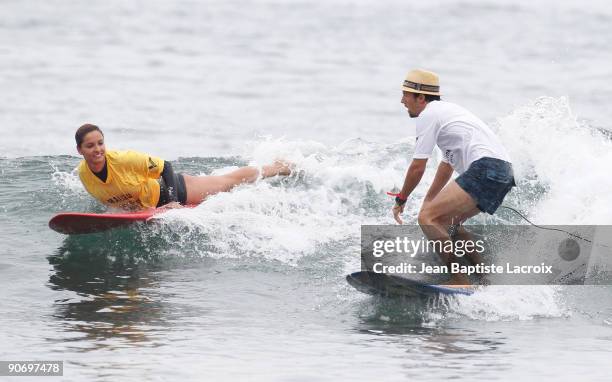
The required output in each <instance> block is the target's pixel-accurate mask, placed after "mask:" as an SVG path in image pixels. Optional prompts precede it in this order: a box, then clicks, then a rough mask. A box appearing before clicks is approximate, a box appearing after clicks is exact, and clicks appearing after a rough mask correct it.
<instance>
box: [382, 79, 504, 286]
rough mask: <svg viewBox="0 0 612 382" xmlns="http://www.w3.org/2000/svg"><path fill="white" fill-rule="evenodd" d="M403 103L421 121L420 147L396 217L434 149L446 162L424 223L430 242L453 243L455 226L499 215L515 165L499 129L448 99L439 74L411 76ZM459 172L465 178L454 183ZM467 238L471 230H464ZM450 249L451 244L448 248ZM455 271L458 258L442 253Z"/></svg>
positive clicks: (457, 281) (459, 280) (460, 277)
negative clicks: (482, 215) (442, 94)
mask: <svg viewBox="0 0 612 382" xmlns="http://www.w3.org/2000/svg"><path fill="white" fill-rule="evenodd" d="M401 102H402V104H403V105H404V106H405V107H406V109H407V110H408V114H409V115H410V118H414V119H415V122H416V145H415V148H414V154H413V156H412V162H411V163H410V166H409V167H408V172H407V174H406V178H405V180H404V185H403V187H402V189H401V191H400V192H399V194H397V195H396V197H395V206H394V207H393V209H392V211H393V217H394V218H395V220H396V221H397V222H398V223H399V224H402V219H401V217H400V215H401V213H402V212H404V207H405V205H406V201H407V200H408V197H409V196H410V194H411V193H412V191H413V190H414V189H415V188H416V186H417V185H418V184H419V182H420V181H421V178H422V177H423V174H424V173H425V166H426V164H427V160H428V159H429V158H430V157H431V155H432V153H433V150H434V147H435V146H438V148H439V149H440V150H441V152H442V160H441V162H440V164H439V165H438V170H437V172H436V174H435V176H434V180H433V182H432V184H431V186H430V187H429V190H428V192H427V194H426V196H425V200H424V201H423V204H422V206H421V210H420V212H419V216H418V223H419V226H420V227H421V229H422V230H423V233H425V236H427V238H428V239H429V240H436V241H437V240H440V241H441V242H443V243H444V242H446V241H447V240H452V238H451V235H450V234H449V229H450V228H451V227H457V226H458V225H459V224H461V223H463V222H464V221H466V220H467V219H469V218H471V217H472V216H475V215H477V214H479V213H480V212H486V213H488V214H491V215H492V214H493V213H494V212H495V210H497V208H498V207H499V206H500V205H501V203H502V201H503V200H504V197H505V196H506V194H507V193H508V192H509V191H510V190H511V189H512V187H514V186H516V184H515V182H514V173H513V170H512V163H511V161H510V157H509V155H508V153H507V152H506V149H505V148H504V146H503V145H502V144H501V142H500V140H499V138H498V137H497V136H496V135H495V133H493V131H492V130H491V129H490V128H489V127H488V126H487V125H486V124H485V123H484V122H483V121H481V120H480V119H479V118H478V117H476V116H475V115H474V114H472V113H470V112H469V111H467V110H466V109H464V108H462V107H461V106H459V105H456V104H454V103H450V102H446V101H442V100H441V98H440V83H439V79H438V75H437V74H435V73H433V72H430V71H426V70H421V69H415V70H411V71H410V72H408V74H407V75H406V79H405V81H404V83H403V85H402V101H401ZM453 171H456V172H457V173H458V174H459V176H458V177H457V178H456V179H455V180H451V181H450V182H449V180H450V178H451V176H452V174H453ZM461 230H462V231H463V232H462V235H465V234H466V231H465V230H463V229H461ZM444 247H446V246H444ZM439 255H440V257H441V259H442V261H443V262H444V263H445V265H447V266H448V267H449V269H450V266H451V263H453V262H456V261H457V258H456V257H455V255H454V254H453V253H452V252H451V251H442V252H440V253H439ZM448 284H449V285H469V284H470V280H469V278H468V277H467V276H466V275H464V274H462V273H453V274H451V278H450V280H449V281H448Z"/></svg>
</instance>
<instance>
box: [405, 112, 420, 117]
mask: <svg viewBox="0 0 612 382" xmlns="http://www.w3.org/2000/svg"><path fill="white" fill-rule="evenodd" d="M408 115H409V116H410V118H416V117H418V116H419V115H418V114H414V113H412V112H411V111H410V110H408Z"/></svg>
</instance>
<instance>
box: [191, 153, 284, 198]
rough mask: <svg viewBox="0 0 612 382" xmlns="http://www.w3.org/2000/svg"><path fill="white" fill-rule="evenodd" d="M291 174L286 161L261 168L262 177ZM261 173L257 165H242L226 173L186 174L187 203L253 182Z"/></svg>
mask: <svg viewBox="0 0 612 382" xmlns="http://www.w3.org/2000/svg"><path fill="white" fill-rule="evenodd" d="M289 174H291V169H290V167H289V164H288V163H285V162H280V161H276V162H274V163H273V164H271V165H267V166H263V167H262V168H261V177H262V178H269V177H272V176H277V175H289ZM259 175H260V171H259V168H257V167H242V168H239V169H238V170H235V171H232V172H230V173H229V174H225V175H207V176H190V175H184V178H185V188H186V189H187V204H199V203H201V202H202V201H203V200H204V199H206V197H208V196H210V195H214V194H217V193H219V192H227V191H229V190H231V189H232V188H234V187H236V186H237V185H239V184H243V183H253V182H255V181H256V180H257V178H259Z"/></svg>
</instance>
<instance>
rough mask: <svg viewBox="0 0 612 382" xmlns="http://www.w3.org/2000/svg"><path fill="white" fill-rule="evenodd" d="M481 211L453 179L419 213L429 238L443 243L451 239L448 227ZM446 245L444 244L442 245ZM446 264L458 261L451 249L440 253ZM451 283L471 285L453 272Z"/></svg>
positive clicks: (420, 223)
mask: <svg viewBox="0 0 612 382" xmlns="http://www.w3.org/2000/svg"><path fill="white" fill-rule="evenodd" d="M478 213H480V210H479V209H478V207H476V202H475V201H474V199H472V197H471V196H470V195H469V194H468V193H467V192H465V191H464V190H463V189H462V188H461V187H459V185H458V184H457V183H456V182H455V181H454V180H453V181H451V182H450V183H448V184H447V185H446V186H445V187H444V188H443V189H442V191H440V193H439V194H438V195H436V197H435V198H434V199H433V200H432V201H430V202H429V203H427V204H425V205H424V206H423V209H422V210H421V212H420V213H419V218H418V219H419V225H420V226H421V229H422V230H423V233H425V236H427V238H428V239H429V240H440V241H441V242H442V243H444V242H446V241H447V240H451V237H450V235H449V234H448V228H449V226H450V225H452V224H460V223H462V222H464V221H465V220H467V219H469V218H470V217H472V216H475V215H477V214H478ZM442 247H444V246H442ZM439 255H440V258H441V259H442V261H443V262H444V264H446V265H448V266H449V268H450V265H451V263H453V262H455V261H456V258H455V256H454V254H453V253H452V252H450V251H446V252H441V253H439ZM447 284H449V285H469V284H471V283H470V279H469V278H468V277H467V276H466V275H465V274H462V273H453V274H451V278H450V280H449V281H448V283H447Z"/></svg>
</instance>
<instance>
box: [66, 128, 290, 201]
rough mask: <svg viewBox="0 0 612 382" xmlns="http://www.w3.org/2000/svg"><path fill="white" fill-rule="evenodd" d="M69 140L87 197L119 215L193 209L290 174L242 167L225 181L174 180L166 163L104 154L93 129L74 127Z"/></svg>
mask: <svg viewBox="0 0 612 382" xmlns="http://www.w3.org/2000/svg"><path fill="white" fill-rule="evenodd" d="M74 137H75V140H76V144H77V150H78V151H79V154H81V155H82V156H83V160H82V161H81V163H80V164H79V167H78V171H79V177H80V178H81V182H82V183H83V185H84V186H85V189H86V190H87V192H89V193H90V194H91V195H92V196H93V197H94V198H96V199H98V200H99V201H100V202H102V203H104V204H106V205H107V206H109V207H112V208H119V209H123V210H131V211H134V210H142V209H146V208H155V207H161V206H170V207H178V206H179V204H180V205H195V204H199V203H200V202H202V201H203V200H204V199H206V197H207V196H209V195H214V194H216V193H219V192H224V191H229V190H231V189H232V188H233V187H235V186H237V185H239V184H242V183H253V182H255V181H256V180H257V179H258V178H259V177H260V176H261V177H262V178H268V177H271V176H276V175H289V174H290V173H291V170H290V169H289V165H288V164H287V163H283V162H278V161H277V162H275V163H273V164H271V165H268V166H263V167H262V168H261V171H260V169H258V168H256V167H242V168H239V169H238V170H235V171H233V172H230V173H229V174H225V175H209V176H190V175H184V174H180V173H178V174H177V173H175V172H174V171H173V170H172V165H171V164H170V162H168V161H164V160H163V159H161V158H157V157H154V156H150V155H148V154H144V153H140V152H137V151H115V150H106V147H105V145H104V134H103V133H102V130H100V128H99V127H98V126H96V125H91V124H85V125H83V126H81V127H79V128H78V130H77V131H76V134H75V136H74Z"/></svg>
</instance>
